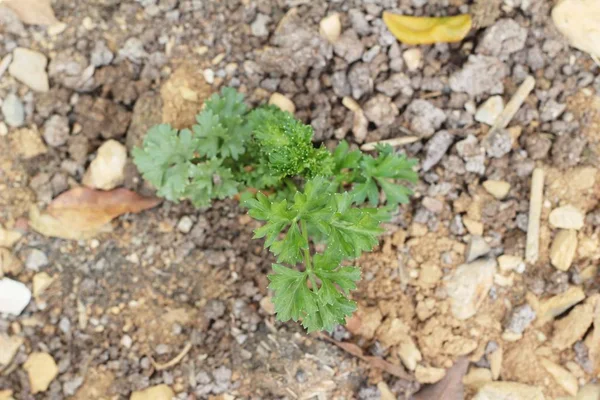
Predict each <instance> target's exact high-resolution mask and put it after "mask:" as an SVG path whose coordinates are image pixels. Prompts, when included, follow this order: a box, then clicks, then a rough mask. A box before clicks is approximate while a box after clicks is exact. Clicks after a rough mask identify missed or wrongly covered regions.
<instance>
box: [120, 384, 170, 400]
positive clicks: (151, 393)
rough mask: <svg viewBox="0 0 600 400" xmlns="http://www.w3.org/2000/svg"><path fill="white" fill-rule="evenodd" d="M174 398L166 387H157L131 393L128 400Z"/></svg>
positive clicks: (167, 399) (163, 399) (165, 399)
mask: <svg viewBox="0 0 600 400" xmlns="http://www.w3.org/2000/svg"><path fill="white" fill-rule="evenodd" d="M174 396H175V393H174V392H173V390H172V389H171V388H170V387H168V386H167V385H157V386H152V387H149V388H148V389H144V390H140V391H136V392H133V393H132V394H131V397H130V398H129V400H171V399H172V398H173V397H174Z"/></svg>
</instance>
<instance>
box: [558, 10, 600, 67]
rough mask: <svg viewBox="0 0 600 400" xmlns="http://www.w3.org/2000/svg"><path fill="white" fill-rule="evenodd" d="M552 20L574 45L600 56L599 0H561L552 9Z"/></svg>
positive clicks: (597, 56)
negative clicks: (599, 38)
mask: <svg viewBox="0 0 600 400" xmlns="http://www.w3.org/2000/svg"><path fill="white" fill-rule="evenodd" d="M552 20H553V21H554V25H556V27H557V28H558V30H559V31H560V32H561V33H562V34H563V35H565V36H566V37H567V39H568V40H569V42H570V43H571V45H572V46H573V47H576V48H578V49H580V50H583V51H586V52H588V53H590V54H591V55H592V56H593V57H596V58H600V41H599V40H598V37H600V25H598V21H600V2H599V1H598V0H561V1H559V2H558V4H557V5H556V6H555V7H554V9H553V10H552Z"/></svg>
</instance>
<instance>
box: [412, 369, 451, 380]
mask: <svg viewBox="0 0 600 400" xmlns="http://www.w3.org/2000/svg"><path fill="white" fill-rule="evenodd" d="M444 376H446V370H445V369H444V368H434V367H425V366H423V365H417V368H415V378H416V379H417V382H419V383H436V382H439V381H441V380H442V378H444Z"/></svg>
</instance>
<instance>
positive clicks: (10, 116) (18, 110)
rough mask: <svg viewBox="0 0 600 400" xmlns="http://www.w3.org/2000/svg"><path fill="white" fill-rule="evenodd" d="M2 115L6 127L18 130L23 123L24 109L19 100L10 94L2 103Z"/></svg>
mask: <svg viewBox="0 0 600 400" xmlns="http://www.w3.org/2000/svg"><path fill="white" fill-rule="evenodd" d="M2 115H3V116H4V122H6V124H7V125H8V126H12V127H13V128H18V127H20V126H21V125H23V123H24V122H25V109H24V108H23V103H22V102H21V99H19V98H18V97H17V95H16V94H14V93H11V94H9V95H8V96H6V98H5V99H4V101H3V102H2Z"/></svg>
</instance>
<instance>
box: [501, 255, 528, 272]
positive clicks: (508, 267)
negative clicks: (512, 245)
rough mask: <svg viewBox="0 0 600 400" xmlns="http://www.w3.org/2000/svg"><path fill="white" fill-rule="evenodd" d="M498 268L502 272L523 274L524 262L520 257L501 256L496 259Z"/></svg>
mask: <svg viewBox="0 0 600 400" xmlns="http://www.w3.org/2000/svg"><path fill="white" fill-rule="evenodd" d="M498 266H499V267H500V271H502V272H510V271H516V272H518V273H520V274H522V273H523V272H525V262H524V261H523V259H522V258H521V257H517V256H511V255H508V254H503V255H501V256H500V257H498Z"/></svg>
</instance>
